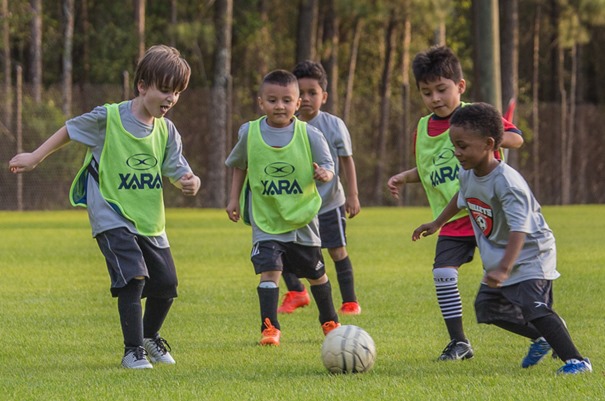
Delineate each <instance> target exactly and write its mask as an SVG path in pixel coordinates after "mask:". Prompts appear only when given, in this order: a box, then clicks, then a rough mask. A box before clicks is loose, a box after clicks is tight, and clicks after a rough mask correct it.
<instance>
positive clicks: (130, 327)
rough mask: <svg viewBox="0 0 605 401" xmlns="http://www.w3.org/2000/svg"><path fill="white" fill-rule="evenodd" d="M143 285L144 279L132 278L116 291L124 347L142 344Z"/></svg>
mask: <svg viewBox="0 0 605 401" xmlns="http://www.w3.org/2000/svg"><path fill="white" fill-rule="evenodd" d="M143 287H145V280H136V279H133V280H130V282H129V283H128V284H126V286H124V287H123V288H122V289H120V292H119V293H118V312H119V314H120V323H121V324H122V335H123V336H124V347H125V348H126V349H129V348H136V347H141V346H143V308H142V307H141V295H142V294H143Z"/></svg>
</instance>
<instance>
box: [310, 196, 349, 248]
mask: <svg viewBox="0 0 605 401" xmlns="http://www.w3.org/2000/svg"><path fill="white" fill-rule="evenodd" d="M317 218H318V220H319V236H320V237H321V247H322V248H328V249H332V248H340V247H343V246H347V233H346V229H347V217H346V214H345V207H344V205H342V206H340V207H337V208H336V209H332V210H330V211H328V212H325V213H322V214H320V215H319V216H317Z"/></svg>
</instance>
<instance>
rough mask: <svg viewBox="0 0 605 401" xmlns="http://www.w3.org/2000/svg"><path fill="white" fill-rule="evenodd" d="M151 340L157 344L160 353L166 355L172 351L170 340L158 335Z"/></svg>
mask: <svg viewBox="0 0 605 401" xmlns="http://www.w3.org/2000/svg"><path fill="white" fill-rule="evenodd" d="M151 340H152V341H153V343H154V344H155V347H156V349H157V350H158V351H160V353H161V354H162V355H165V354H166V353H168V352H170V351H172V348H171V347H170V344H168V341H166V340H165V339H163V338H162V337H159V336H158V337H155V338H152V339H151Z"/></svg>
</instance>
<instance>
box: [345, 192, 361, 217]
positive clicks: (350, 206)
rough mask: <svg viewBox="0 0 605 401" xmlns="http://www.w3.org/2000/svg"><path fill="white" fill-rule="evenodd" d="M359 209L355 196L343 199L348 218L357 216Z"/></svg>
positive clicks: (357, 199)
mask: <svg viewBox="0 0 605 401" xmlns="http://www.w3.org/2000/svg"><path fill="white" fill-rule="evenodd" d="M360 211H361V205H360V204H359V198H358V197H357V196H347V198H346V200H345V212H346V213H347V214H348V215H349V218H350V219H352V218H353V217H355V216H357V215H358V214H359V212H360Z"/></svg>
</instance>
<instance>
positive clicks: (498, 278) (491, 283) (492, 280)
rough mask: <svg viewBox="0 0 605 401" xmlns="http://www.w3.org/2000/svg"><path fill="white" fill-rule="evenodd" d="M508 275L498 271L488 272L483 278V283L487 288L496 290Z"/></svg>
mask: <svg viewBox="0 0 605 401" xmlns="http://www.w3.org/2000/svg"><path fill="white" fill-rule="evenodd" d="M508 276H509V274H508V273H507V272H505V271H502V270H500V269H495V270H490V271H488V272H487V273H485V276H484V277H483V282H484V283H485V284H487V286H488V287H491V288H498V287H500V286H501V285H502V283H503V282H505V281H506V280H507V279H508Z"/></svg>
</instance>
